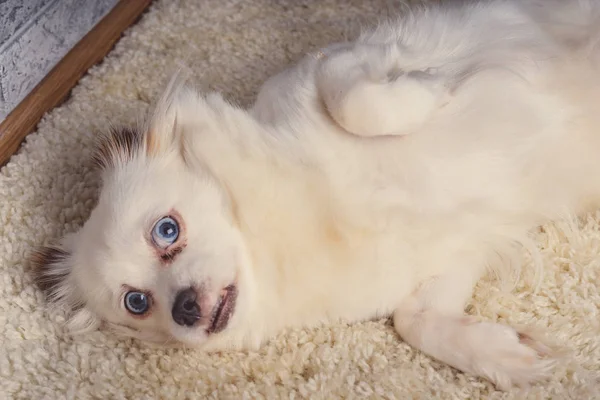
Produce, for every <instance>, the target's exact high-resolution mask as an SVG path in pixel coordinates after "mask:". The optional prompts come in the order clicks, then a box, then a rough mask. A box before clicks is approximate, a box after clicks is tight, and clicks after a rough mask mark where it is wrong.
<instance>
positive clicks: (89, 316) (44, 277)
mask: <svg viewBox="0 0 600 400" xmlns="http://www.w3.org/2000/svg"><path fill="white" fill-rule="evenodd" d="M30 262H31V264H32V266H33V275H34V279H35V283H36V284H37V286H38V287H39V288H40V289H41V290H42V292H44V294H45V295H46V298H47V299H48V301H49V303H50V304H51V305H52V306H55V307H59V308H64V309H66V310H67V311H68V312H69V313H70V314H71V315H70V317H69V320H68V321H67V328H68V330H69V332H71V333H73V334H77V333H82V332H88V331H90V330H94V329H97V328H98V327H99V326H100V323H101V322H100V320H99V319H98V317H96V316H95V315H94V314H93V313H92V312H91V311H89V310H88V309H86V308H85V307H84V305H83V304H81V301H80V299H79V298H78V295H77V293H76V292H75V288H74V285H72V284H71V281H70V280H71V273H72V269H73V267H72V260H71V254H70V252H69V251H68V250H66V249H65V248H64V247H59V246H45V247H40V248H38V249H36V250H34V251H33V253H32V254H31V256H30ZM74 309H76V310H74Z"/></svg>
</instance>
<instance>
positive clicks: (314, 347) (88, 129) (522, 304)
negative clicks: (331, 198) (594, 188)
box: [0, 0, 600, 400]
mask: <svg viewBox="0 0 600 400" xmlns="http://www.w3.org/2000/svg"><path fill="white" fill-rule="evenodd" d="M132 1H133V0H132ZM401 11H402V4H401V2H400V1H397V2H394V1H389V0H387V1H386V0H368V1H367V0H350V1H348V0H323V1H317V0H314V1H311V0H300V1H296V0H249V1H242V0H197V1H192V0H180V1H174V0H160V1H157V2H156V3H154V4H153V6H152V7H151V9H150V10H149V12H148V13H147V14H145V15H144V17H143V18H142V19H141V20H140V22H139V23H138V24H137V25H135V26H134V27H132V28H131V29H129V30H128V31H127V32H126V34H125V35H124V37H123V38H122V40H120V42H119V43H118V45H117V46H116V48H115V49H114V50H113V51H112V52H111V53H110V54H109V55H108V57H106V59H105V60H104V62H103V63H102V64H100V65H97V66H95V67H94V68H92V69H91V70H90V71H89V73H88V74H87V75H86V76H85V77H84V78H83V79H82V80H81V81H80V83H79V84H78V86H77V87H76V88H75V89H74V91H73V94H72V97H71V98H70V99H69V100H68V101H67V102H66V103H64V104H63V105H61V106H60V107H58V108H56V109H54V110H53V111H52V112H50V113H48V114H47V115H46V116H45V117H44V119H43V120H42V121H41V123H40V124H39V126H38V129H37V131H36V132H35V133H33V134H31V135H30V136H29V137H28V138H27V141H26V143H25V144H24V146H23V147H22V148H21V150H20V151H19V153H18V154H17V155H15V156H14V157H13V158H12V159H11V161H10V162H9V163H8V164H7V165H6V166H4V167H3V168H2V170H1V174H0V196H1V202H0V218H1V220H0V249H1V254H0V268H1V271H0V310H1V313H0V340H1V341H2V343H1V347H0V398H7V399H28V400H31V399H35V400H37V399H65V398H76V399H151V398H161V399H184V398H195V399H200V398H214V399H242V398H262V399H275V398H290V399H297V398H310V399H333V398H395V399H434V398H435V399H437V398H439V399H482V398H490V399H593V398H597V399H598V398H600V346H599V345H600V317H599V315H598V314H599V309H600V212H599V213H592V214H589V215H585V216H582V217H581V218H580V219H579V220H578V221H576V222H575V223H569V224H567V223H556V224H548V225H546V226H544V227H543V229H540V230H539V231H536V232H533V233H532V235H533V237H534V239H535V243H536V244H537V247H538V250H539V256H540V260H541V261H542V262H543V263H544V266H545V267H544V275H543V277H542V279H541V281H539V282H538V281H536V280H535V279H533V276H532V273H531V271H532V261H531V257H529V256H528V255H527V254H526V253H524V258H523V259H524V261H523V264H524V271H523V273H522V274H521V276H520V278H519V280H518V283H517V284H516V286H515V287H514V290H512V292H510V293H506V292H502V291H500V290H499V288H498V286H497V285H496V284H495V283H494V282H493V280H492V279H489V280H484V281H482V282H481V283H480V284H479V285H478V288H477V291H476V293H475V296H474V298H473V302H472V305H471V306H470V307H469V312H470V313H471V314H474V315H480V316H481V317H482V318H485V319H488V320H499V321H503V322H507V323H512V324H533V325H535V326H537V327H539V328H540V329H542V330H543V331H545V332H546V333H547V334H548V335H549V336H550V337H551V338H552V339H553V340H554V341H556V342H558V343H559V344H560V345H561V346H563V347H564V349H565V351H566V355H565V358H564V360H563V361H562V362H561V363H560V365H559V366H558V368H557V369H556V370H555V373H554V376H553V377H552V379H551V380H549V381H548V382H543V383H541V384H539V385H537V386H534V387H532V388H530V389H528V390H522V389H514V390H513V391H511V392H508V393H503V392H499V391H496V390H495V389H494V387H493V386H492V385H490V384H489V383H487V382H485V381H482V380H479V379H476V378H473V377H471V376H468V375H465V374H462V373H460V372H458V371H456V370H454V369H452V368H449V367H447V366H444V365H442V364H440V363H438V362H436V361H434V360H432V359H431V358H429V357H427V356H426V355H424V354H422V353H421V352H419V351H416V350H414V349H413V348H411V347H409V346H408V345H406V344H405V343H403V342H402V341H401V340H399V338H398V337H397V335H396V334H395V333H394V331H393V329H392V327H391V326H390V324H389V322H388V321H385V320H381V321H372V322H366V323H359V324H344V323H339V324H333V325H329V326H323V327H320V328H316V329H310V330H302V329H300V330H293V331H290V332H283V333H282V334H281V335H279V336H277V337H275V338H273V340H271V341H270V342H269V343H268V344H266V345H265V346H264V347H263V348H262V349H261V350H260V351H257V352H224V353H222V354H211V355H207V354H203V353H199V352H194V351H191V350H187V351H184V350H174V349H160V348H159V349H157V348H152V347H149V346H146V345H144V344H142V343H139V342H136V341H132V340H123V339H118V338H115V337H113V336H112V335H110V334H108V333H106V332H103V331H97V332H94V333H92V334H88V335H84V336H81V337H69V336H68V335H67V334H66V333H65V332H64V330H63V328H62V326H61V322H62V321H63V320H64V314H62V313H61V312H60V311H50V310H48V309H47V308H46V307H45V303H44V298H43V296H42V294H41V293H40V292H39V291H38V289H37V288H36V287H35V286H34V285H33V283H32V277H31V269H30V268H31V267H30V266H29V265H28V263H27V262H26V256H27V254H28V252H29V251H30V250H31V249H32V247H33V246H36V245H41V244H43V243H47V242H50V241H53V240H55V239H57V238H59V237H60V236H62V235H63V234H65V233H67V232H72V231H75V230H77V228H78V227H79V226H81V224H82V223H83V222H84V220H85V219H86V217H87V216H88V214H89V212H90V209H91V207H92V206H93V204H94V201H95V198H96V195H97V190H98V183H99V180H98V175H97V173H96V172H95V171H94V170H93V168H92V163H91V162H90V161H89V156H90V152H91V143H92V139H93V136H94V134H95V132H98V130H99V129H104V128H105V127H106V125H107V124H108V123H113V124H121V123H131V122H132V121H134V120H135V119H136V118H138V117H139V116H140V115H141V114H142V113H143V112H144V111H145V110H146V108H147V107H148V105H149V103H150V102H151V101H152V100H153V99H154V98H155V96H156V95H157V94H158V91H159V90H160V88H161V87H163V85H164V84H165V82H166V80H168V78H169V77H170V75H171V74H172V73H173V72H174V71H175V70H176V69H178V68H179V67H180V66H183V65H186V66H190V67H191V70H192V75H193V78H194V79H195V80H196V81H197V82H199V83H200V84H201V85H203V87H204V88H205V89H207V90H208V89H217V90H221V91H223V92H225V94H226V95H227V96H228V97H229V98H231V99H233V100H235V101H238V102H240V103H242V104H248V102H250V101H251V100H252V98H253V95H254V94H255V93H256V90H257V88H258V86H259V84H260V83H261V81H263V80H264V79H265V78H266V77H267V76H268V75H270V74H272V73H275V72H276V71H278V70H280V69H281V68H282V67H284V66H285V65H286V64H287V63H289V62H292V61H294V60H296V59H298V58H299V57H300V56H302V54H304V53H305V52H307V51H311V50H314V49H315V48H317V47H319V46H322V45H325V44H326V43H329V42H331V41H337V40H342V39H343V38H345V37H347V36H348V35H349V36H350V37H351V36H352V35H354V34H355V33H356V31H357V29H358V28H360V27H364V26H367V25H369V24H371V23H375V22H377V20H378V19H380V18H385V17H388V16H390V15H392V14H394V13H397V12H401Z"/></svg>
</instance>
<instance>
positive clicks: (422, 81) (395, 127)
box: [317, 45, 447, 137]
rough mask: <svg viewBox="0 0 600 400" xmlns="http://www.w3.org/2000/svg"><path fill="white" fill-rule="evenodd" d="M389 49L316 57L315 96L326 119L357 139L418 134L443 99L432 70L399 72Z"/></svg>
mask: <svg viewBox="0 0 600 400" xmlns="http://www.w3.org/2000/svg"><path fill="white" fill-rule="evenodd" d="M397 51H398V50H397V49H396V48H395V47H394V46H388V47H387V48H382V47H380V46H366V45H365V46H364V47H356V48H353V49H351V50H347V49H344V50H343V51H339V52H333V54H327V53H321V58H322V61H321V64H320V66H319V68H318V71H317V86H318V90H319V95H320V97H321V99H322V101H323V103H324V105H325V107H326V109H327V111H328V113H329V115H330V116H331V117H332V119H333V120H334V121H335V122H336V123H337V124H339V125H340V126H341V127H342V128H344V129H345V130H346V131H348V132H350V133H353V134H355V135H358V136H369V137H372V136H384V135H393V136H401V135H407V134H410V133H411V132H412V131H414V130H417V129H419V128H420V127H421V126H422V125H423V124H424V123H425V122H427V120H428V119H429V118H430V116H431V114H432V113H433V112H434V111H435V110H436V109H438V108H439V107H440V106H441V105H442V104H443V103H444V102H445V100H446V99H447V97H446V93H447V91H446V88H445V85H444V83H443V81H444V80H443V78H442V76H441V75H440V74H439V73H438V71H436V70H435V69H434V68H425V69H421V70H411V69H410V68H408V67H403V66H402V65H401V63H400V57H399V55H398V54H397Z"/></svg>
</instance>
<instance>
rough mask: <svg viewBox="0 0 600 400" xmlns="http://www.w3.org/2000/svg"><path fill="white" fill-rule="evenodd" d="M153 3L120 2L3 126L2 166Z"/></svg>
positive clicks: (148, 0)
mask: <svg viewBox="0 0 600 400" xmlns="http://www.w3.org/2000/svg"><path fill="white" fill-rule="evenodd" d="M151 3H152V0H120V1H119V2H118V3H117V4H116V5H115V7H113V9H112V10H111V11H109V12H108V14H106V16H105V17H104V18H102V19H101V20H100V21H99V22H98V23H97V24H96V25H95V26H94V27H93V28H92V29H91V30H90V31H89V32H88V33H87V34H86V35H85V36H84V37H83V38H82V39H81V40H80V41H79V42H78V43H77V44H76V45H75V46H74V47H73V48H72V49H71V50H70V51H69V52H68V53H67V54H66V55H65V56H64V57H63V58H62V59H61V60H60V61H59V62H58V63H57V64H56V66H55V67H54V68H53V69H52V70H51V71H50V72H49V73H48V75H46V76H45V77H44V79H43V80H42V81H41V82H40V83H39V84H38V85H37V86H36V87H35V88H34V89H33V90H32V91H31V92H30V93H29V94H28V95H27V96H26V97H25V98H24V99H23V100H22V101H21V102H20V103H19V104H18V105H17V106H16V107H15V108H14V110H13V111H11V113H10V114H8V116H7V117H6V118H5V119H4V121H2V123H0V166H3V165H4V164H6V163H7V162H8V160H9V159H10V157H11V156H12V155H13V154H14V153H15V152H16V151H17V150H18V149H19V147H20V145H21V143H22V142H23V140H24V139H25V137H26V136H27V135H28V134H30V133H31V132H33V131H34V130H35V128H36V126H37V124H38V122H39V121H40V120H41V119H42V117H43V116H44V114H45V113H46V112H48V111H50V110H51V109H53V108H54V107H56V106H58V105H59V104H60V103H62V102H63V101H64V100H65V99H66V98H67V97H68V96H69V94H70V92H71V89H73V87H74V86H75V85H76V84H77V82H78V81H79V79H81V77H82V76H83V75H84V74H85V73H86V72H87V71H88V70H89V69H90V68H91V67H92V66H93V65H94V64H97V63H98V62H100V61H102V59H103V58H104V57H105V56H106V55H107V54H108V52H109V51H110V50H111V49H112V48H113V46H114V45H115V43H116V42H117V41H118V40H119V39H120V37H121V35H122V33H123V32H124V31H125V30H126V29H127V28H128V27H129V26H131V25H132V24H133V23H135V22H136V21H137V20H138V18H139V17H140V16H141V15H142V13H143V12H144V11H145V10H146V9H147V8H148V6H149V5H150V4H151Z"/></svg>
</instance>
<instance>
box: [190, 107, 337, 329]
mask: <svg viewBox="0 0 600 400" xmlns="http://www.w3.org/2000/svg"><path fill="white" fill-rule="evenodd" d="M245 117H246V118H248V120H249V121H248V123H247V124H246V125H245V126H243V127H240V126H238V127H237V129H236V132H232V133H229V132H219V134H218V135H219V136H217V135H212V136H209V135H206V136H205V137H203V138H202V139H201V140H200V141H199V142H197V143H198V145H197V146H196V147H195V148H196V151H197V153H198V156H199V158H200V159H201V160H202V162H203V163H204V164H205V165H206V167H207V169H208V170H210V171H211V173H212V174H213V175H214V176H215V177H216V179H217V180H218V181H219V182H220V184H221V186H222V187H223V188H224V189H225V190H226V192H227V194H228V196H229V197H230V198H231V203H232V208H233V214H234V219H235V220H236V223H237V225H238V228H239V230H240V232H241V233H242V236H243V238H244V241H245V244H246V246H247V249H248V252H249V257H250V259H251V261H250V263H251V271H250V273H249V275H250V276H249V280H250V282H248V284H249V285H252V286H253V288H252V289H253V292H254V293H255V294H256V295H255V296H254V297H255V298H254V299H252V300H254V304H253V305H252V306H251V308H252V310H250V313H249V315H248V318H250V319H251V320H252V321H253V323H252V326H253V327H254V328H253V329H257V327H260V326H263V328H264V329H265V330H267V331H268V332H269V333H270V332H275V331H277V330H279V329H281V328H283V327H284V326H289V325H293V324H294V323H295V322H296V320H297V319H298V313H300V312H305V313H312V312H314V310H315V309H321V308H322V304H320V301H321V300H322V299H321V300H320V295H321V293H320V292H321V288H318V284H315V283H314V280H315V279H318V278H317V277H316V275H315V268H319V267H323V263H326V262H328V261H330V260H331V259H332V257H331V255H330V253H331V252H339V253H342V252H344V251H345V246H347V244H345V243H344V240H343V239H342V235H343V234H342V233H341V232H342V230H341V229H340V227H339V223H340V222H341V221H338V220H337V219H336V217H335V215H336V214H337V210H334V207H335V206H334V204H332V203H333V201H332V199H331V198H330V196H331V193H330V186H329V185H328V183H327V181H326V178H325V174H323V173H322V172H321V171H319V170H318V169H317V168H316V167H315V166H314V165H315V164H313V162H314V161H315V160H310V159H308V158H304V159H302V156H301V155H298V153H293V152H291V151H288V150H289V149H291V147H287V145H286V143H285V141H286V140H288V139H289V140H298V138H293V137H289V138H286V137H278V138H276V137H274V136H273V133H272V132H269V131H268V128H263V127H261V126H259V125H258V124H256V123H254V122H252V121H251V120H250V118H251V117H249V116H245ZM239 132H243V134H240V133H239ZM281 134H282V135H285V133H281ZM299 147H301V146H298V143H296V144H295V147H294V148H295V149H298V148H299ZM323 270H324V271H331V269H326V268H323ZM317 275H318V274H317ZM334 279H335V278H334ZM307 288H308V289H307ZM311 288H314V293H311V290H312V289H311ZM241 290H243V288H241ZM299 290H302V291H303V292H302V293H300V292H299ZM307 290H308V292H309V293H307V292H306V291H307ZM307 302H314V306H311V305H309V306H307V305H306V303H307ZM300 303H302V306H300ZM290 318H294V321H291V320H290ZM309 318H310V316H306V318H305V319H309ZM300 319H302V316H300Z"/></svg>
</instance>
